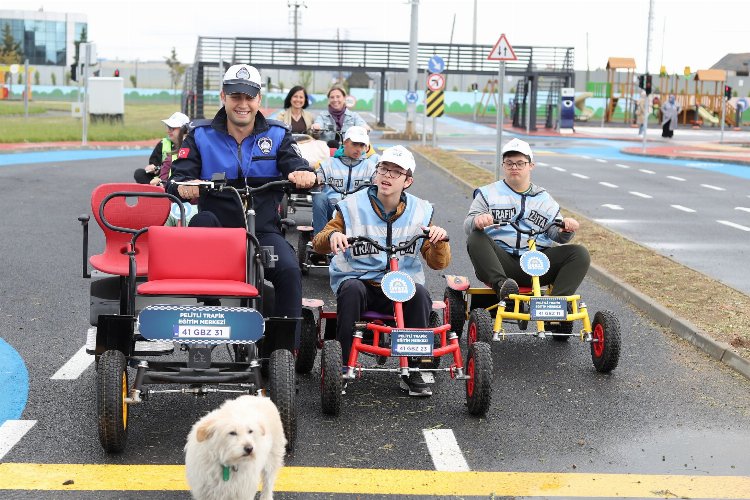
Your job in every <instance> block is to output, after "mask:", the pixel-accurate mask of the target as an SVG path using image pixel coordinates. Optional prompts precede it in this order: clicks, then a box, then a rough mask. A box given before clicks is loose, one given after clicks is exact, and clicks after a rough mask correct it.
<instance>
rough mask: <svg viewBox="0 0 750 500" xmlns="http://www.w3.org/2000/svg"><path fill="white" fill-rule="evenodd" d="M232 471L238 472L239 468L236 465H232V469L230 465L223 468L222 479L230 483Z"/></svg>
mask: <svg viewBox="0 0 750 500" xmlns="http://www.w3.org/2000/svg"><path fill="white" fill-rule="evenodd" d="M230 471H234V472H237V466H236V465H232V466H231V467H230V466H228V465H222V466H221V477H222V479H224V481H229V474H230Z"/></svg>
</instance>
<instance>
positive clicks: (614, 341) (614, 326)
mask: <svg viewBox="0 0 750 500" xmlns="http://www.w3.org/2000/svg"><path fill="white" fill-rule="evenodd" d="M591 335H592V336H593V338H594V340H599V342H597V343H595V342H592V343H591V360H592V361H593V362H594V368H596V371H598V372H600V373H609V372H611V371H612V370H614V369H615V368H617V363H618V362H619V361H620V321H619V320H618V319H617V316H615V313H613V312H612V311H598V312H597V313H596V314H595V315H594V321H593V322H592V323H591ZM602 344H603V347H599V346H600V345H602Z"/></svg>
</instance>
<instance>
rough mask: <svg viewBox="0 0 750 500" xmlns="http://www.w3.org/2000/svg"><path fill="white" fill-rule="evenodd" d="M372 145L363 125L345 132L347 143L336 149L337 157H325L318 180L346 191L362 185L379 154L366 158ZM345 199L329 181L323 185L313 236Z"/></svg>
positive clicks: (316, 203) (315, 198)
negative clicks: (337, 204)
mask: <svg viewBox="0 0 750 500" xmlns="http://www.w3.org/2000/svg"><path fill="white" fill-rule="evenodd" d="M369 146H370V137H369V136H368V135H367V130H366V129H365V128H364V127H358V126H353V127H349V129H348V130H347V131H346V134H344V145H343V147H342V150H339V151H341V152H339V151H337V152H336V154H335V155H334V156H332V157H330V158H328V159H326V160H324V161H323V163H321V164H320V168H319V169H318V170H317V171H316V174H317V177H318V182H319V183H321V184H323V183H326V182H331V183H333V184H334V185H335V186H336V187H337V188H338V189H339V190H341V191H344V192H349V191H354V190H355V189H357V188H358V187H359V186H361V185H362V184H366V183H369V182H371V181H372V176H373V175H374V174H375V166H376V165H377V163H378V155H377V154H374V155H372V156H370V157H366V153H367V150H368V148H369ZM342 198H343V196H342V195H341V193H339V192H338V191H336V190H335V189H334V188H333V187H331V186H329V185H327V184H325V185H323V189H322V190H321V191H320V193H316V194H314V195H313V202H312V218H313V236H314V235H316V234H318V233H319V232H320V230H321V229H323V227H324V226H325V225H326V224H327V223H328V221H329V220H331V217H333V207H334V206H336V203H338V202H339V201H341V199H342Z"/></svg>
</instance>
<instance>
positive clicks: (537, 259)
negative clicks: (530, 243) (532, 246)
mask: <svg viewBox="0 0 750 500" xmlns="http://www.w3.org/2000/svg"><path fill="white" fill-rule="evenodd" d="M520 264H521V269H522V270H523V272H525V273H526V274H528V275H529V276H544V275H545V274H547V271H549V267H550V265H549V259H548V258H547V256H546V255H544V254H543V253H542V252H539V251H538V250H532V251H529V252H526V253H525V254H523V255H521V262H520Z"/></svg>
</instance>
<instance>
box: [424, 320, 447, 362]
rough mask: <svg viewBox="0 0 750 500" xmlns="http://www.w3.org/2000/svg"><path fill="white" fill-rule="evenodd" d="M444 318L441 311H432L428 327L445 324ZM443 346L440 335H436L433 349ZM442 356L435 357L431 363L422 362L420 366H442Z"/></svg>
mask: <svg viewBox="0 0 750 500" xmlns="http://www.w3.org/2000/svg"><path fill="white" fill-rule="evenodd" d="M443 325H444V323H443V320H442V319H441V318H440V313H439V312H437V311H430V322H429V324H428V325H427V326H428V328H437V327H439V326H443ZM440 347H442V345H441V343H440V335H435V340H434V342H433V349H439V348H440ZM442 359H443V358H442V357H439V358H436V357H433V358H432V361H430V362H429V363H420V366H424V367H425V368H428V369H437V368H440V361H441V360H442Z"/></svg>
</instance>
